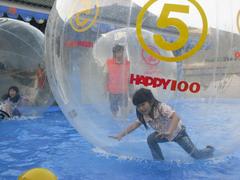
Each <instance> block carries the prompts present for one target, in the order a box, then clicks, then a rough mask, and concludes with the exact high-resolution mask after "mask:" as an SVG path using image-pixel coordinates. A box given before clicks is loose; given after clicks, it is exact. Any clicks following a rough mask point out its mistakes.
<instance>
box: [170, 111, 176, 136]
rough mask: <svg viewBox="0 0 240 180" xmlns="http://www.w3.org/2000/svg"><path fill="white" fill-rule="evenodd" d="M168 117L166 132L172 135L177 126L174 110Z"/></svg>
mask: <svg viewBox="0 0 240 180" xmlns="http://www.w3.org/2000/svg"><path fill="white" fill-rule="evenodd" d="M170 119H171V123H170V126H169V128H168V133H169V136H172V133H173V131H174V130H175V129H176V128H177V125H178V122H179V117H178V116H177V114H176V113H175V112H174V113H173V114H172V116H171V117H170Z"/></svg>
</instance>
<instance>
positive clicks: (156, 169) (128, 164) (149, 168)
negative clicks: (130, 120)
mask: <svg viewBox="0 0 240 180" xmlns="http://www.w3.org/2000/svg"><path fill="white" fill-rule="evenodd" d="M173 106H174V107H175V108H176V110H177V112H179V115H180V116H181V118H182V119H183V121H184V124H185V125H186V126H187V130H188V133H189V134H190V136H191V138H192V140H193V141H194V142H195V143H196V145H197V146H198V147H203V146H205V145H207V144H211V145H214V146H215V148H216V155H215V157H214V158H212V159H208V160H193V159H191V158H190V157H189V156H188V155H186V153H184V152H182V150H181V149H180V148H179V147H178V146H173V147H172V146H170V147H172V149H171V150H169V153H168V152H167V151H166V150H164V149H163V153H164V155H166V161H164V162H156V161H152V160H143V159H136V158H123V157H114V156H111V155H110V154H108V153H105V152H102V151H101V150H99V149H98V148H95V147H93V146H92V145H90V144H89V143H88V142H87V141H86V140H85V139H84V138H83V137H81V136H80V135H79V133H78V132H77V131H76V130H75V129H74V128H73V127H72V126H71V125H70V124H69V122H68V121H67V120H66V118H65V117H64V115H63V114H62V113H61V111H58V110H57V109H54V108H51V109H50V110H49V111H48V112H47V113H45V114H44V116H43V117H28V118H26V117H23V118H21V119H17V120H9V121H0V139H1V140H0V179H1V180H11V179H14V180H16V179H17V177H18V176H19V175H20V174H21V173H22V172H24V171H26V170H28V169H31V168H34V167H45V168H48V169H50V170H51V171H53V172H54V173H55V174H56V175H57V176H58V178H59V179H60V180H82V179H83V180H85V179H86V180H99V179H100V180H101V179H104V180H108V179H109V180H110V179H111V180H112V179H113V180H115V179H116V180H131V179H134V180H135V179H136V180H145V179H146V180H149V179H151V180H155V179H174V180H175V179H184V180H186V179H189V180H190V179H191V180H192V179H227V180H229V179H240V150H239V147H240V146H239V145H240V101H237V100H234V101H233V100H224V101H219V102H204V101H203V102H199V101H188V102H181V103H179V102H178V103H175V104H174V103H173ZM206 117H208V118H206ZM144 133H145V132H144ZM133 136H134V135H133ZM163 148H164V147H163ZM166 148H169V147H166ZM139 151H141V149H139Z"/></svg>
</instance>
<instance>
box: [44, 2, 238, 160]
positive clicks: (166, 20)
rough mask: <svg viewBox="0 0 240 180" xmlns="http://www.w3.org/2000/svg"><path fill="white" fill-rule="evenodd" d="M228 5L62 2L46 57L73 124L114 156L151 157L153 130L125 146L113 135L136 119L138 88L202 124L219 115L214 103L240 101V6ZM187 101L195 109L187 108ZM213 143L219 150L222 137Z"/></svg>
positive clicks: (56, 11)
mask: <svg viewBox="0 0 240 180" xmlns="http://www.w3.org/2000/svg"><path fill="white" fill-rule="evenodd" d="M217 3H218V5H217ZM224 3H225V2H217V1H211V2H210V1H207V2H206V1H195V0H190V1H186V0H181V1H174V0H164V1H156V0H150V1H137V0H136V1H129V0H88V1H85V0H80V1H75V0H70V1H69V0H57V1H56V2H55V5H54V7H53V9H52V11H51V14H50V17H49V21H48V25H47V31H46V43H45V46H46V58H45V59H46V60H47V62H46V63H47V73H48V77H49V80H50V82H51V87H52V89H53V90H54V92H53V93H54V95H55V97H56V99H57V102H58V103H59V105H60V106H61V108H62V110H63V112H64V114H65V115H66V116H67V118H68V120H69V121H70V122H71V123H72V125H73V126H74V127H75V128H76V129H77V130H78V131H79V132H80V134H81V135H83V136H84V137H86V139H87V140H88V141H89V142H91V143H92V144H94V145H95V146H97V147H100V148H102V149H104V150H106V151H107V152H111V153H113V154H118V155H126V156H130V157H140V158H147V159H149V158H151V154H150V152H149V150H148V147H147V143H146V137H147V135H148V134H149V133H150V132H147V133H144V130H143V129H144V128H143V129H141V130H140V131H136V132H134V133H133V134H131V135H129V136H127V137H126V138H125V139H124V140H122V141H120V142H118V141H115V140H113V139H111V138H109V137H108V136H109V135H113V134H116V133H117V132H119V131H121V130H122V129H123V128H124V127H126V126H127V125H128V124H130V123H132V122H133V121H134V119H136V115H135V107H134V106H133V105H132V96H133V94H134V92H135V91H136V90H137V89H139V88H141V87H145V88H148V89H150V90H151V91H152V92H153V94H154V96H155V97H156V98H157V99H158V100H160V101H163V102H167V103H170V104H171V105H172V106H173V107H174V108H176V109H179V111H180V112H179V113H180V115H181V111H184V114H188V113H190V112H188V111H191V112H192V111H194V109H196V110H199V111H200V110H201V112H195V115H196V116H197V113H201V116H203V119H204V120H203V121H200V122H199V123H200V124H199V125H203V126H204V125H206V124H207V123H208V122H207V120H210V119H211V118H213V117H212V116H211V115H212V114H214V113H218V110H216V109H214V107H213V106H210V107H212V108H213V109H211V108H209V102H211V100H215V99H219V98H224V99H226V98H232V99H233V98H239V93H238V90H239V87H240V86H238V85H239V81H238V80H239V70H238V67H239V62H240V61H239V56H238V54H239V51H240V44H239V40H240V39H239V31H238V29H239V23H235V24H234V22H239V17H238V16H239V15H238V11H239V9H237V8H235V7H236V5H237V4H239V3H238V2H237V1H231V3H232V6H231V7H232V9H231V8H229V9H228V8H227V7H226V6H225V5H224ZM238 7H239V6H238ZM223 9H224V10H225V11H224V12H226V16H224V18H223V17H222V16H221V12H222V10H223ZM236 19H238V21H236ZM193 100H194V101H193ZM183 101H184V102H185V103H186V101H189V102H190V103H187V104H188V107H189V108H185V109H183V108H181V107H182V106H183V105H184V103H183ZM193 102H206V103H207V104H208V105H206V106H205V107H206V108H203V106H202V107H200V108H199V107H198V106H199V103H196V104H194V103H193ZM191 105H192V107H191ZM194 106H197V108H196V107H195V108H194ZM207 107H208V108H207ZM210 109H211V110H210ZM203 112H204V113H203ZM182 113H183V112H182ZM192 116H193V118H194V112H193V114H192ZM186 117H187V118H189V119H191V118H190V117H189V116H187V115H186ZM187 122H188V121H187ZM218 123H219V122H218ZM189 125H190V127H192V124H191V122H190V121H189ZM212 126H215V125H212ZM229 128H230V127H229ZM195 130H196V132H198V131H199V130H200V127H194V129H193V131H195ZM229 130H230V129H229ZM219 132H220V129H219ZM219 132H216V133H219ZM235 135H236V134H235ZM196 137H197V134H196ZM204 138H205V137H203V138H202V141H203V143H204V144H205V141H204ZM205 140H206V138H205ZM208 140H209V141H210V142H209V143H213V144H214V143H216V142H217V137H215V136H214V137H212V138H210V139H208ZM229 143H230V144H231V143H232V142H229ZM164 146H165V145H164ZM166 146H167V147H166V149H167V150H168V148H169V146H168V145H166ZM170 146H171V145H170ZM173 149H174V148H173ZM173 151H174V150H173ZM173 151H171V150H170V151H169V152H170V154H171V155H173V154H178V153H179V152H173Z"/></svg>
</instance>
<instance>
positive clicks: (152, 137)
mask: <svg viewBox="0 0 240 180" xmlns="http://www.w3.org/2000/svg"><path fill="white" fill-rule="evenodd" d="M147 143H148V144H154V143H155V134H154V133H153V134H150V135H149V136H148V137H147Z"/></svg>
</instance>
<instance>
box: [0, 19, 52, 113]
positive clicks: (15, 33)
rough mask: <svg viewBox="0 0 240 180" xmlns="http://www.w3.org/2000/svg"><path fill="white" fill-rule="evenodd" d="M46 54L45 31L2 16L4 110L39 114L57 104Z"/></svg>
mask: <svg viewBox="0 0 240 180" xmlns="http://www.w3.org/2000/svg"><path fill="white" fill-rule="evenodd" d="M43 54H44V35H43V33H42V32H41V31H39V30H37V29H36V28H35V27H33V26H31V25H29V24H27V23H25V22H21V21H17V20H13V19H8V18H0V74H1V78H0V83H1V87H0V96H1V110H4V109H6V108H7V109H9V108H10V109H11V110H10V111H11V112H10V113H11V114H12V113H13V115H14V112H13V111H14V110H16V111H17V112H18V113H17V114H16V115H19V114H21V115H39V114H41V113H42V112H44V111H45V110H46V109H47V108H48V107H49V105H51V104H52V103H53V96H52V94H51V91H50V88H49V85H48V82H47V76H46V73H45V63H44V59H43ZM10 94H12V95H10ZM7 106H9V107H7Z"/></svg>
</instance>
